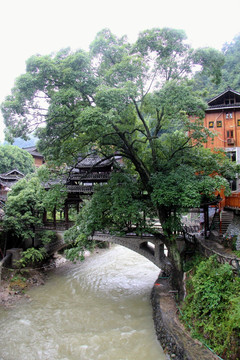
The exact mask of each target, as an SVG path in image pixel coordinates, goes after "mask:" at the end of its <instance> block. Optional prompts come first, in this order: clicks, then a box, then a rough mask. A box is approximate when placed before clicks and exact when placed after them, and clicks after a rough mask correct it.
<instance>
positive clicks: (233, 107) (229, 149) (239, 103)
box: [204, 88, 240, 163]
mask: <svg viewBox="0 0 240 360" xmlns="http://www.w3.org/2000/svg"><path fill="white" fill-rule="evenodd" d="M204 126H205V127H206V128H208V129H209V130H211V131H212V132H213V134H215V135H216V136H215V137H214V139H210V138H209V139H208V142H207V143H206V144H205V146H206V147H207V148H209V149H214V148H221V149H224V150H225V151H226V153H227V154H228V156H229V158H230V159H231V160H233V161H236V162H237V163H240V93H239V92H237V91H234V90H232V89H231V88H228V89H227V90H226V91H224V92H223V93H221V94H219V95H218V96H216V97H214V98H213V99H211V100H210V101H209V102H208V108H207V110H206V115H205V119H204Z"/></svg>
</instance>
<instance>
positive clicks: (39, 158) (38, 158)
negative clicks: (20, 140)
mask: <svg viewBox="0 0 240 360" xmlns="http://www.w3.org/2000/svg"><path fill="white" fill-rule="evenodd" d="M23 150H26V151H27V152H29V154H31V155H32V157H33V159H34V165H35V166H36V167H37V168H39V167H40V166H41V165H43V164H44V162H45V161H44V157H43V155H42V154H40V153H39V152H38V151H37V148H36V146H30V147H25V148H23Z"/></svg>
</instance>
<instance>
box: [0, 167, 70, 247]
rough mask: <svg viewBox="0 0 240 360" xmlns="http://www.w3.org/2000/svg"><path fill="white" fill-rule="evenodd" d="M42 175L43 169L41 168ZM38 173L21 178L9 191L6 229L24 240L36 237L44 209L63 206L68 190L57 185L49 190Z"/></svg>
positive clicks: (5, 217) (5, 221)
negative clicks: (63, 189)
mask: <svg viewBox="0 0 240 360" xmlns="http://www.w3.org/2000/svg"><path fill="white" fill-rule="evenodd" d="M40 172H41V176H43V175H42V170H40ZM41 176H38V173H34V174H33V175H31V176H30V175H29V176H27V177H25V178H23V179H21V180H19V181H18V182H17V183H16V184H15V185H14V186H13V187H12V189H11V191H10V192H9V193H8V198H7V202H6V206H5V216H4V222H3V225H4V229H5V230H6V231H11V232H13V233H14V234H15V235H16V236H17V237H19V238H20V239H23V240H27V239H29V238H30V239H32V242H33V240H34V238H35V233H36V228H37V227H38V226H41V225H42V223H43V213H44V210H45V209H47V210H52V209H53V208H55V207H59V208H61V206H62V205H63V203H64V200H65V196H66V191H62V187H60V186H58V185H56V186H55V187H54V186H53V188H51V189H49V190H48V191H46V190H45V188H44V187H43V185H42V182H41Z"/></svg>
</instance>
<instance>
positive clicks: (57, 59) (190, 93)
mask: <svg viewBox="0 0 240 360" xmlns="http://www.w3.org/2000/svg"><path fill="white" fill-rule="evenodd" d="M223 60H224V59H223V55H222V54H221V53H219V52H218V51H216V50H214V49H199V50H194V49H192V48H191V47H190V46H189V45H188V44H187V42H186V36H185V33H184V32H183V31H180V30H174V29H169V28H163V29H157V28H156V29H151V30H146V31H143V32H142V33H140V34H139V37H138V39H137V41H136V42H135V43H134V44H130V43H129V42H128V41H127V38H126V37H121V38H118V37H117V36H115V35H114V34H112V33H111V31H110V30H108V29H104V30H102V31H100V32H99V33H98V34H97V36H96V38H95V40H94V41H93V43H92V44H91V46H90V51H89V52H84V51H82V50H78V51H76V52H72V51H71V50H70V49H65V50H61V51H60V52H59V53H57V54H55V55H49V56H40V55H36V56H33V57H31V58H30V59H29V60H28V61H27V67H26V73H25V74H23V75H21V76H20V77H19V78H18V79H17V81H16V84H15V87H14V88H13V89H12V94H11V95H9V96H8V97H7V98H6V100H5V102H4V103H3V104H2V112H3V115H4V119H5V124H6V127H7V136H8V139H11V138H13V137H18V136H22V137H26V136H27V135H28V133H29V132H30V131H32V130H34V129H36V128H37V127H38V130H37V136H38V137H39V139H40V141H39V144H38V146H39V150H40V151H42V152H43V154H44V155H45V157H46V159H47V161H49V162H51V161H52V162H54V163H55V164H56V165H57V166H59V165H61V164H63V163H67V164H69V165H70V164H74V163H76V162H77V159H78V156H79V154H81V155H82V156H86V157H87V156H89V155H91V154H92V153H94V154H96V153H97V154H98V155H100V156H102V157H103V158H105V159H106V158H112V157H114V158H116V156H121V157H122V158H123V159H124V167H120V169H119V166H118V165H117V164H116V167H117V168H118V169H119V170H118V172H119V173H118V174H117V175H116V176H113V178H112V180H111V181H110V183H109V184H108V185H106V186H103V187H101V188H100V190H99V193H98V192H96V195H94V196H93V198H92V200H91V204H92V205H89V209H91V211H92V219H93V221H92V225H91V226H90V227H89V228H88V229H85V230H84V229H83V228H82V227H78V229H80V228H81V229H82V231H86V232H88V231H89V229H90V228H91V231H93V230H100V228H103V226H108V227H109V228H114V230H115V231H117V230H118V231H124V229H125V228H126V225H127V224H126V221H125V220H126V218H127V217H129V219H134V221H136V222H138V223H139V224H140V223H141V221H140V220H141V214H140V212H143V211H144V212H145V213H146V212H147V214H146V215H147V216H150V215H151V214H153V213H154V216H158V217H159V219H160V222H161V224H162V226H163V229H164V232H165V235H164V236H163V241H164V242H165V244H166V246H167V247H168V250H169V258H170V259H171V260H172V263H173V267H174V268H176V269H178V271H181V258H180V254H179V252H178V250H177V246H176V242H175V238H174V236H173V234H174V232H175V231H176V228H177V226H179V221H178V219H179V217H178V214H179V213H180V212H181V211H182V210H183V209H184V208H186V207H191V206H197V205H198V206H199V205H200V203H201V195H207V196H208V197H211V196H212V194H213V192H214V191H215V190H216V189H217V188H220V187H221V186H223V185H224V186H227V185H226V182H225V180H224V178H223V177H221V175H224V172H226V166H225V165H226V161H227V160H226V159H225V157H224V156H223V155H222V154H212V153H210V152H208V151H205V150H204V149H203V148H202V143H203V142H204V141H205V140H206V138H207V137H208V136H209V135H210V133H209V132H208V130H207V129H205V128H204V127H203V123H202V118H203V117H204V111H205V108H206V105H205V103H204V101H203V100H202V99H201V98H200V97H199V96H198V94H197V93H196V92H194V90H193V89H194V87H193V85H194V83H193V80H192V78H193V73H194V72H196V71H197V70H198V71H201V72H202V73H203V74H205V76H208V77H210V78H211V79H212V81H215V82H219V79H220V76H221V67H222V65H223ZM228 168H229V171H230V170H231V169H232V168H231V166H230V165H228ZM232 170H233V169H232ZM214 171H215V174H218V175H216V176H215V175H214ZM121 172H123V173H124V175H122V176H120V173H121ZM209 175H211V179H210V178H209ZM111 187H112V188H111ZM110 189H112V191H110ZM101 192H104V193H105V194H106V195H102V196H101ZM98 196H100V197H101V201H99V202H97V204H98V205H96V206H95V208H93V204H94V202H95V201H97V200H96V199H97V197H98ZM130 199H132V200H131V201H129V200H130ZM95 204H96V202H95ZM93 209H94V210H95V211H93ZM136 209H139V211H138V212H139V214H136V213H135V212H136ZM123 213H124V214H126V216H125V217H123ZM94 214H96V216H95V217H93V215H94ZM89 215H90V213H89ZM99 219H101V221H100V220H99ZM79 221H83V217H82V218H81V219H79Z"/></svg>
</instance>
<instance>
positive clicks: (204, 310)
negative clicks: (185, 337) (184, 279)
mask: <svg viewBox="0 0 240 360" xmlns="http://www.w3.org/2000/svg"><path fill="white" fill-rule="evenodd" d="M187 290H188V295H187V297H186V299H185V302H184V305H183V320H184V321H185V323H186V324H192V325H191V328H192V331H193V334H194V335H195V336H196V337H198V338H200V339H201V340H203V341H204V343H206V344H207V345H208V346H209V347H211V348H212V349H213V350H214V351H215V352H216V353H218V354H219V355H220V356H222V357H224V359H233V358H234V356H236V354H237V353H238V344H239V341H240V337H239V334H240V325H239V324H240V321H239V320H240V301H239V300H240V278H239V277H236V276H234V275H233V272H232V269H231V267H230V265H228V264H224V265H222V264H219V263H218V262H217V259H216V256H213V257H211V258H209V259H208V260H205V261H202V262H201V263H200V264H199V265H198V267H197V269H196V273H195V274H194V275H193V276H192V278H190V280H189V282H188V284H187Z"/></svg>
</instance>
